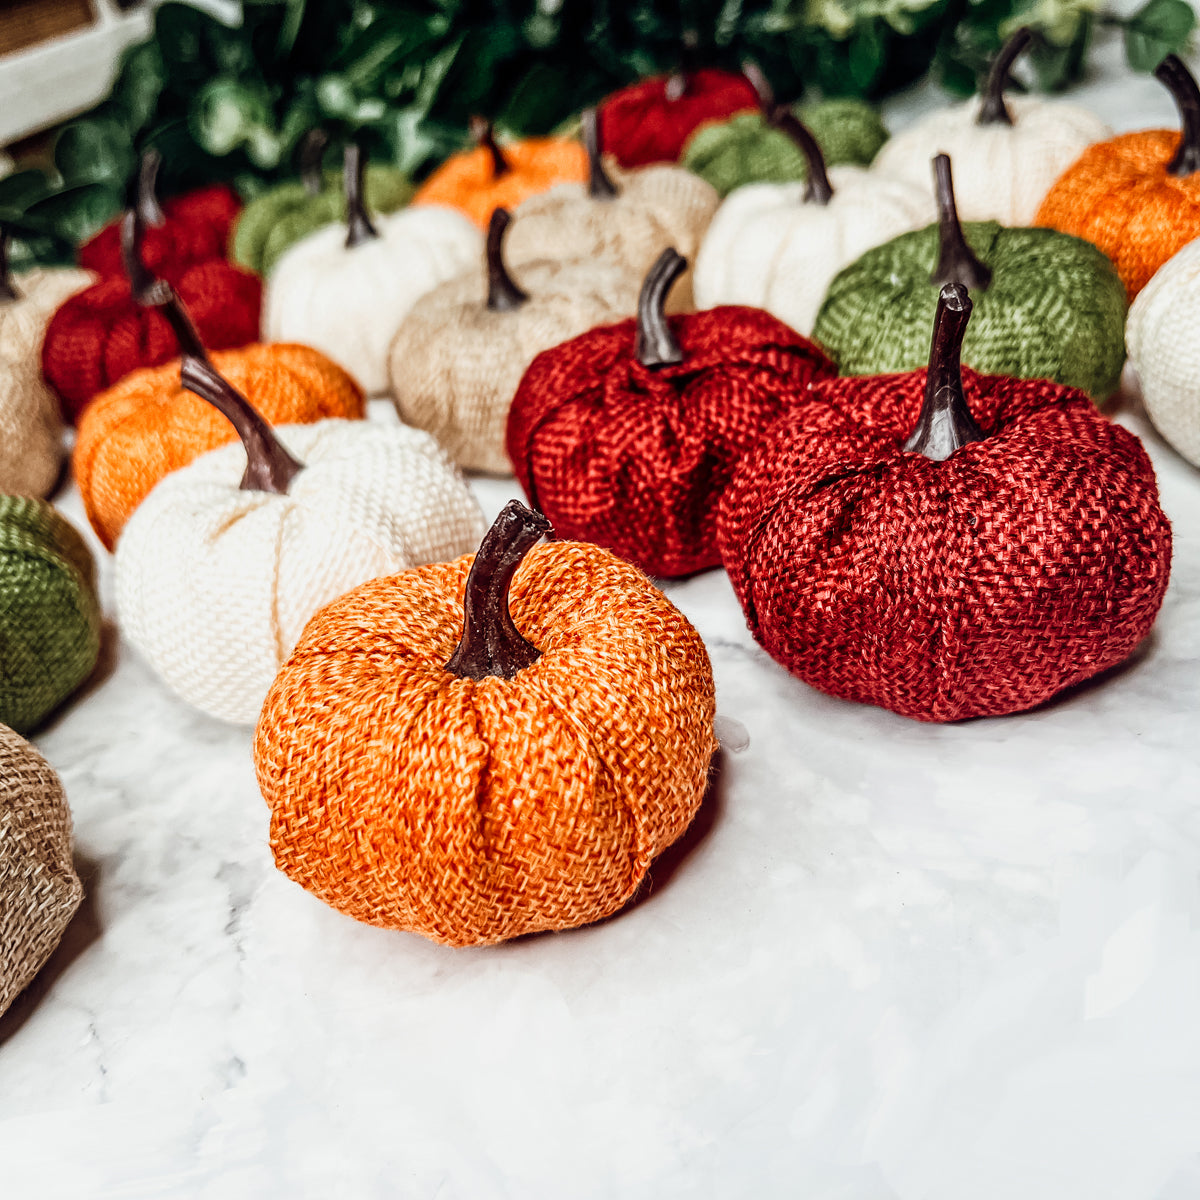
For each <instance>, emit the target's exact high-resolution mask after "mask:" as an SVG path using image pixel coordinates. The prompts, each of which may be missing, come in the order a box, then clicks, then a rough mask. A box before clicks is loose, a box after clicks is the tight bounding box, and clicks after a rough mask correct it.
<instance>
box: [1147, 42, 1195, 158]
mask: <svg viewBox="0 0 1200 1200" xmlns="http://www.w3.org/2000/svg"><path fill="white" fill-rule="evenodd" d="M1154 76H1155V78H1156V79H1157V80H1158V81H1159V82H1160V83H1162V84H1165V85H1166V87H1167V88H1168V89H1169V90H1170V92H1171V95H1172V97H1173V98H1174V100H1175V107H1176V108H1178V109H1179V117H1180V120H1181V121H1182V123H1183V133H1182V135H1181V136H1180V139H1179V149H1178V150H1176V151H1175V157H1174V158H1173V159H1171V161H1170V163H1168V164H1167V171H1168V172H1169V173H1170V174H1171V175H1191V174H1193V173H1194V172H1196V171H1200V90H1197V88H1196V80H1195V79H1194V78H1193V77H1192V73H1191V71H1189V70H1188V69H1187V67H1185V66H1184V65H1183V60H1182V59H1181V58H1180V57H1179V56H1178V55H1176V54H1168V55H1167V57H1166V58H1164V59H1163V60H1162V62H1160V63H1159V64H1158V66H1157V67H1155V68H1154Z"/></svg>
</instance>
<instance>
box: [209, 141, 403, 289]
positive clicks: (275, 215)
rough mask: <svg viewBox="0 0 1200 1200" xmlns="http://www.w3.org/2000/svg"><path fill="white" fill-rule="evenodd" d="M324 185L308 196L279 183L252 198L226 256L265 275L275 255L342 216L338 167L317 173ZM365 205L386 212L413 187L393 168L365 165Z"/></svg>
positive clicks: (295, 185) (302, 188) (301, 188)
mask: <svg viewBox="0 0 1200 1200" xmlns="http://www.w3.org/2000/svg"><path fill="white" fill-rule="evenodd" d="M322 178H323V179H324V187H322V189H321V190H320V191H319V192H317V193H316V194H315V195H313V194H312V193H311V192H309V191H308V190H307V189H306V188H305V186H304V184H303V183H300V182H299V181H296V182H293V183H282V184H280V185H279V186H278V187H274V188H271V190H270V191H268V192H264V193H263V194H262V195H261V196H258V197H256V198H255V199H253V200H251V201H250V203H249V204H247V205H246V207H245V208H244V209H242V212H241V215H240V216H239V217H238V220H237V224H236V225H235V226H234V230H233V240H232V244H231V245H230V256H231V257H232V259H233V261H234V262H235V263H237V264H238V265H239V266H242V267H246V268H247V269H248V270H250V271H256V272H258V274H259V275H263V276H266V275H269V274H270V273H271V270H272V268H273V267H274V266H275V263H276V260H277V259H278V258H279V256H280V255H281V254H282V253H283V252H284V251H285V250H286V249H288V247H289V246H291V245H292V243H293V242H298V241H299V240H300V239H301V238H303V237H307V236H308V235H309V234H310V233H313V232H314V231H315V230H317V229H321V228H323V227H324V226H326V225H332V224H334V222H336V221H344V220H345V219H346V196H345V193H344V191H343V190H342V177H341V173H340V172H338V171H327V172H325V174H324V175H323V176H322ZM364 187H365V189H366V197H367V208H368V209H369V210H370V211H371V212H373V213H375V212H379V213H390V212H395V211H396V210H397V209H400V208H403V207H404V206H405V205H406V204H407V203H408V202H409V200H411V199H412V195H413V192H414V190H415V188H414V187H413V184H412V182H411V181H410V180H409V178H408V176H406V175H405V174H403V173H402V172H400V171H397V170H396V168H395V167H388V166H377V165H375V164H370V165H368V167H367V170H366V179H365V181H364Z"/></svg>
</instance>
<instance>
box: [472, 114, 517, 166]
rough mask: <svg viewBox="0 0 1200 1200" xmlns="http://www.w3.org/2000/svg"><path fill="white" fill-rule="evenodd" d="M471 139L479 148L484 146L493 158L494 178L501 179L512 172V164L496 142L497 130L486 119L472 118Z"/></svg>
mask: <svg viewBox="0 0 1200 1200" xmlns="http://www.w3.org/2000/svg"><path fill="white" fill-rule="evenodd" d="M471 137H472V138H474V139H475V144H476V145H477V146H482V147H483V148H484V149H485V150H486V151H487V152H488V153H489V154H490V155H491V156H492V178H493V179H499V178H500V177H501V176H503V175H507V174H508V173H509V171H511V170H512V164H511V163H510V162H509V161H508V159H507V158H505V157H504V151H503V150H501V149H500V146H499V143H498V142H497V141H496V130H495V127H494V126H493V125H492V123H491V121H489V120H488V119H487V118H486V117H472V118H471Z"/></svg>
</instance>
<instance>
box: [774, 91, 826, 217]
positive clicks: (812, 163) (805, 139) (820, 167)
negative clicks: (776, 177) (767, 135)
mask: <svg viewBox="0 0 1200 1200" xmlns="http://www.w3.org/2000/svg"><path fill="white" fill-rule="evenodd" d="M767 124H768V125H771V126H773V127H774V128H775V129H778V130H780V131H781V132H783V133H786V134H787V135H788V137H790V138H791V139H792V141H793V142H794V143H795V144H796V145H797V146H798V147H799V148H800V152H801V153H802V154H803V155H804V158H805V161H806V162H807V163H808V187H807V188H806V189H805V192H804V203H805V204H828V203H829V201H830V200H832V199H833V185H832V184H831V183H830V182H829V174H828V172H827V171H826V170H825V155H823V154H822V153H821V147H820V146H818V145H817V139H816V138H815V137H813V135H812V134H811V133H810V132H809V130H808V129H807V128H806V127H805V126H804V125H803V124H801V122H800V118H799V117H797V116H796V114H795V113H794V112H792V110H791V109H790V108H788V106H787V105H786V104H777V105H775V107H774V108H773V109H771V111H770V112H769V113H768V114H767Z"/></svg>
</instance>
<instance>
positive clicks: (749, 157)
mask: <svg viewBox="0 0 1200 1200" xmlns="http://www.w3.org/2000/svg"><path fill="white" fill-rule="evenodd" d="M796 115H797V116H798V117H799V118H800V120H801V121H803V122H804V124H805V125H807V126H808V129H809V131H810V132H811V133H812V135H813V137H814V138H816V140H817V145H818V146H820V147H821V153H822V154H823V155H824V156H825V163H826V165H827V166H837V165H838V164H846V163H848V164H850V165H852V166H856V167H865V166H868V165H869V164H870V162H871V160H872V159H873V158H874V157H875V155H876V154H877V153H878V152H879V148H880V146H882V145H883V143H884V142H886V141H887V139H888V132H887V129H886V127H885V126H884V124H883V121H882V119H881V118H880V116H879V113H877V112H876V111H875V109H873V108H872V107H871V106H870V105H869V104H864V103H863V102H862V101H861V100H821V101H818V102H816V103H814V104H804V105H801V106H800V107H799V108H797V109H796ZM681 163H682V165H683V166H685V167H687V169H688V170H689V171H693V172H694V173H695V174H697V175H699V176H700V177H701V178H702V179H707V180H708V182H709V183H711V184H712V185H713V187H715V188H716V189H717V191H718V192H719V193H720V195H721V197H722V199H724V197H726V196H728V195H729V193H730V192H732V191H733V190H734V188H739V187H741V186H742V185H743V184H747V183H795V182H797V181H803V180H805V179H807V178H808V164H807V162H806V161H805V158H804V155H803V153H802V152H801V150H800V148H799V147H798V146H797V145H796V143H795V142H793V141H792V139H791V138H790V137H788V135H787V134H786V133H781V132H780V131H779V130H778V129H773V128H772V127H771V126H770V125H768V124H767V123H766V121H764V120H763V116H762V114H761V113H757V112H744V113H738V115H737V116H735V117H731V118H730V119H729V120H728V121H717V122H712V123H710V124H707V125H702V126H700V128H699V129H697V130H696V132H695V133H693V134H692V136H691V137H690V138H689V139H688V142H687V145H686V146H684V148H683V158H682V160H681Z"/></svg>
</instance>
